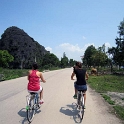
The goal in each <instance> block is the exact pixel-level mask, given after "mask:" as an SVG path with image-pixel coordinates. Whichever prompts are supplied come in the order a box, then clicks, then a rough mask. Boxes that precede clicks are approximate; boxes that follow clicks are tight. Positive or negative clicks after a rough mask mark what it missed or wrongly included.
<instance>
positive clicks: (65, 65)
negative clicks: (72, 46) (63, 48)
mask: <svg viewBox="0 0 124 124" xmlns="http://www.w3.org/2000/svg"><path fill="white" fill-rule="evenodd" d="M67 66H68V57H66V54H65V52H64V53H63V58H61V67H63V68H65V67H67Z"/></svg>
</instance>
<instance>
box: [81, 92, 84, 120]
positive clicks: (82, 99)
mask: <svg viewBox="0 0 124 124" xmlns="http://www.w3.org/2000/svg"><path fill="white" fill-rule="evenodd" d="M83 117H84V97H83V94H82V98H81V120H82V119H83Z"/></svg>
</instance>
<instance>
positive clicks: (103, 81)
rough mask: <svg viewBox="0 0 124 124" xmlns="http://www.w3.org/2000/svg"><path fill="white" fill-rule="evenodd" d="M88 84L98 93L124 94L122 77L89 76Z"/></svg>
mask: <svg viewBox="0 0 124 124" xmlns="http://www.w3.org/2000/svg"><path fill="white" fill-rule="evenodd" d="M88 84H89V85H90V86H91V87H92V88H93V89H95V90H96V91H97V92H99V93H103V92H107V91H110V92H120V93H121V92H124V76H116V75H104V76H90V77H89V80H88Z"/></svg>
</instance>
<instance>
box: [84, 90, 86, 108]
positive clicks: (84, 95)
mask: <svg viewBox="0 0 124 124" xmlns="http://www.w3.org/2000/svg"><path fill="white" fill-rule="evenodd" d="M85 103H86V92H85V94H84V107H85Z"/></svg>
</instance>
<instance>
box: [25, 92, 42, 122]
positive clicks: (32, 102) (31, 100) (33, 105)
mask: <svg viewBox="0 0 124 124" xmlns="http://www.w3.org/2000/svg"><path fill="white" fill-rule="evenodd" d="M26 101H27V106H26V110H27V120H28V121H29V123H31V122H32V120H33V118H34V115H35V113H36V110H38V109H39V108H40V105H39V94H38V93H34V92H31V93H29V95H27V96H26Z"/></svg>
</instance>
